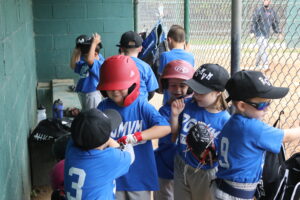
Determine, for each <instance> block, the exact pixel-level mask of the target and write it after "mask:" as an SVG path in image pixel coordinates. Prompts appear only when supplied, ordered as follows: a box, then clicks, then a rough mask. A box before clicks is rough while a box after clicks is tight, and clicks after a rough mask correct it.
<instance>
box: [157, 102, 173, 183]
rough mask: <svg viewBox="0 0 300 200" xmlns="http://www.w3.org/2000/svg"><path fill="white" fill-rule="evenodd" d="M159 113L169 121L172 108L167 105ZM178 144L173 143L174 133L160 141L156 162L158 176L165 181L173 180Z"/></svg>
mask: <svg viewBox="0 0 300 200" xmlns="http://www.w3.org/2000/svg"><path fill="white" fill-rule="evenodd" d="M159 113H160V114H161V115H162V116H163V117H165V119H166V120H168V121H169V118H170V116H171V106H170V105H169V104H166V105H164V106H162V107H161V108H160V109H159ZM175 153H176V144H175V143H173V142H172V133H169V134H168V135H166V136H164V137H162V138H160V139H159V140H158V148H157V149H156V150H155V160H156V166H157V172H158V176H159V177H160V178H164V179H173V177H174V175H173V173H174V157H175Z"/></svg>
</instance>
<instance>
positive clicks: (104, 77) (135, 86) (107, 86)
mask: <svg viewBox="0 0 300 200" xmlns="http://www.w3.org/2000/svg"><path fill="white" fill-rule="evenodd" d="M97 89H98V90H100V92H101V93H102V95H103V96H105V97H107V94H106V92H105V91H107V90H124V89H129V90H128V95H127V96H126V98H125V100H124V103H123V105H124V106H128V105H130V104H131V103H132V102H133V101H134V100H135V99H136V98H137V97H138V96H139V93H140V92H139V89H140V73H139V71H138V68H137V66H136V64H135V62H134V61H133V60H132V59H131V58H130V57H129V56H124V55H115V56H111V57H109V58H107V59H106V60H105V61H104V63H103V64H102V66H101V70H100V82H99V84H98V87H97Z"/></svg>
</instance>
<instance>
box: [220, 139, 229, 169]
mask: <svg viewBox="0 0 300 200" xmlns="http://www.w3.org/2000/svg"><path fill="white" fill-rule="evenodd" d="M228 149H229V140H228V138H226V137H222V140H221V150H220V151H221V152H220V154H221V159H219V164H220V166H221V167H223V168H229V162H228Z"/></svg>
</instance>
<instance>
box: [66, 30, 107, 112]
mask: <svg viewBox="0 0 300 200" xmlns="http://www.w3.org/2000/svg"><path fill="white" fill-rule="evenodd" d="M100 48H101V38H100V35H98V34H97V33H95V34H93V36H92V37H87V36H86V35H80V36H79V37H77V39H76V47H75V49H74V51H73V54H72V58H71V61H70V66H71V68H72V69H73V70H74V72H75V73H77V74H79V75H80V79H79V80H78V82H77V85H76V89H75V91H76V92H78V95H79V99H80V102H81V107H82V110H83V111H85V110H89V109H91V108H97V106H98V104H99V102H100V101H101V100H102V96H101V94H100V92H99V91H98V90H97V89H96V88H97V85H98V83H99V71H100V67H101V65H102V63H103V62H104V58H103V57H102V55H101V54H100V53H99V52H100Z"/></svg>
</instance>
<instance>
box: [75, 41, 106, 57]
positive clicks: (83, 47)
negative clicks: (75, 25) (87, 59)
mask: <svg viewBox="0 0 300 200" xmlns="http://www.w3.org/2000/svg"><path fill="white" fill-rule="evenodd" d="M100 44H101V43H99V44H98V45H97V46H96V48H95V52H97V53H98V54H99V52H100V49H101V47H100ZM90 48H91V44H87V45H81V46H80V51H81V54H82V55H86V54H88V53H89V51H90Z"/></svg>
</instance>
